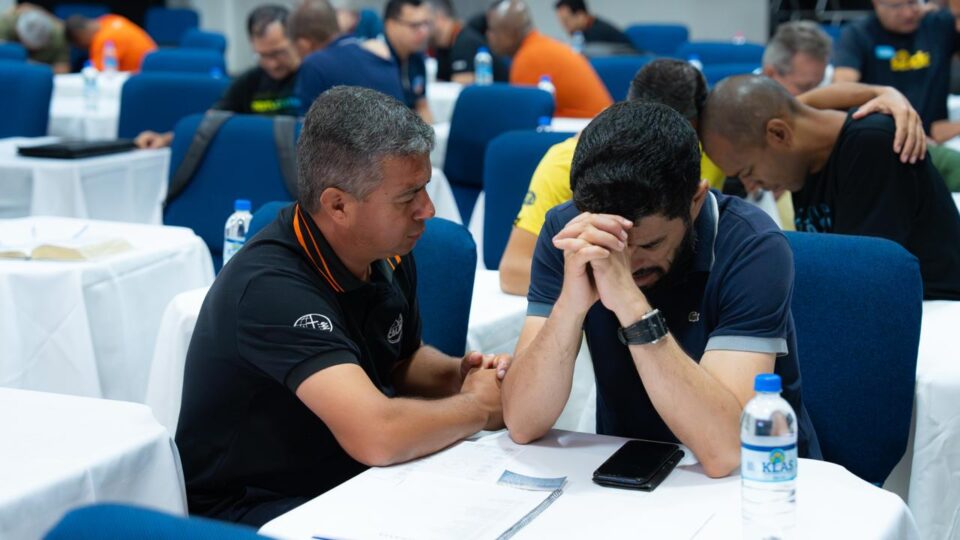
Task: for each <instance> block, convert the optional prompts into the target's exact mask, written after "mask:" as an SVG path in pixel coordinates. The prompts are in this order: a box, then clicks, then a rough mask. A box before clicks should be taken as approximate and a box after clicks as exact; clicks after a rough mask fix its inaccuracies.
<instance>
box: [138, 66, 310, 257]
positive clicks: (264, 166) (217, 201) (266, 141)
mask: <svg viewBox="0 0 960 540" xmlns="http://www.w3.org/2000/svg"><path fill="white" fill-rule="evenodd" d="M127 84H129V82H128V83H127ZM202 120H203V116H202V115H199V114H194V115H191V116H188V117H186V118H184V119H183V120H181V121H179V122H178V123H177V125H176V127H175V128H174V130H173V133H174V135H173V145H172V147H171V157H170V171H171V177H172V175H173V174H174V172H175V171H176V170H177V167H178V166H179V165H180V162H182V161H183V158H184V155H185V154H186V152H187V148H189V147H190V143H191V141H192V140H193V136H194V133H196V131H197V127H198V126H199V125H200V122H201V121H202ZM276 148H277V146H276V141H275V139H274V134H273V118H271V117H265V116H254V115H234V116H233V117H231V118H230V119H229V120H227V122H226V123H225V124H223V126H222V127H221V128H220V130H219V131H218V132H217V134H216V135H215V136H214V138H213V141H211V142H210V145H209V146H207V151H206V153H205V154H204V157H203V159H202V161H201V162H200V165H199V166H198V167H197V169H196V172H194V175H193V179H192V180H191V182H190V183H189V184H188V185H187V187H186V188H184V190H183V191H182V192H181V193H180V195H179V196H178V197H177V198H176V199H174V200H173V201H171V202H170V204H168V205H167V207H166V208H164V212H163V222H164V224H166V225H180V226H184V227H190V228H191V229H193V231H194V232H195V233H196V234H197V235H198V236H200V237H201V238H203V240H204V242H206V243H207V247H209V248H210V253H211V255H212V256H213V258H214V266H215V267H216V268H218V269H219V267H220V261H221V254H222V252H223V224H224V222H225V221H226V219H227V216H229V215H230V214H231V212H233V201H234V200H236V199H250V201H251V202H252V204H253V207H254V208H259V207H260V206H261V205H262V204H264V203H266V202H268V201H283V200H286V201H290V200H293V194H291V193H290V192H288V191H287V188H286V186H285V184H284V181H283V173H282V172H281V169H280V161H279V159H278V157H277V149H276Z"/></svg>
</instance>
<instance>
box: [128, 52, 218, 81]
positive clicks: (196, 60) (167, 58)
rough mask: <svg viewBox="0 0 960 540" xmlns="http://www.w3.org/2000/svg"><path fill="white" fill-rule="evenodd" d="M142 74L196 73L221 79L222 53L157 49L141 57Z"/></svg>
mask: <svg viewBox="0 0 960 540" xmlns="http://www.w3.org/2000/svg"><path fill="white" fill-rule="evenodd" d="M140 71H142V72H143V73H155V72H171V73H198V74H204V75H208V76H209V75H213V76H214V77H215V78H216V77H222V76H223V74H224V73H225V72H226V65H225V64H224V62H223V53H222V52H217V51H215V50H212V49H158V50H156V51H153V52H152V53H150V54H148V55H146V56H144V57H143V65H142V66H141V68H140Z"/></svg>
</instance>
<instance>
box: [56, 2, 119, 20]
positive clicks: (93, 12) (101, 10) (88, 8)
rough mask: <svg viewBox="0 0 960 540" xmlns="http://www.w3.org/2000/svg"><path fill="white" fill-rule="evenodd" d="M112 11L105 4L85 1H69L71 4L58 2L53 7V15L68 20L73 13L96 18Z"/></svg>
mask: <svg viewBox="0 0 960 540" xmlns="http://www.w3.org/2000/svg"><path fill="white" fill-rule="evenodd" d="M107 13H110V8H109V7H108V6H106V5H105V4H85V3H80V2H78V3H69V4H57V6H56V7H55V8H53V15H54V16H55V17H56V18H58V19H62V20H67V19H69V18H70V17H72V16H73V15H81V16H83V17H86V18H88V19H96V18H97V17H100V16H101V15H106V14H107Z"/></svg>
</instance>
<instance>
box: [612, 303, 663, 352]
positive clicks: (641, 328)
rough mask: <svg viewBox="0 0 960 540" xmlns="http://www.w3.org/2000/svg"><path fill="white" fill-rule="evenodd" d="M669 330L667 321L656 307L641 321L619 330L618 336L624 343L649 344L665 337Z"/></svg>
mask: <svg viewBox="0 0 960 540" xmlns="http://www.w3.org/2000/svg"><path fill="white" fill-rule="evenodd" d="M667 332H668V330H667V322H666V321H664V320H663V315H660V310H659V309H654V310H653V311H651V312H649V313H647V314H646V315H644V316H643V317H642V318H641V319H640V320H639V321H637V322H635V323H633V324H631V325H630V326H628V327H626V328H623V327H621V328H620V329H619V330H617V337H618V338H620V343H623V344H624V345H648V344H652V343H656V342H658V341H660V340H661V339H663V338H664V336H666V335H667Z"/></svg>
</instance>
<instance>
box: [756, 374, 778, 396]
mask: <svg viewBox="0 0 960 540" xmlns="http://www.w3.org/2000/svg"><path fill="white" fill-rule="evenodd" d="M753 389H754V390H755V391H757V392H779V391H780V376H779V375H776V374H774V373H761V374H760V375H757V377H756V378H755V379H754V380H753Z"/></svg>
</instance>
